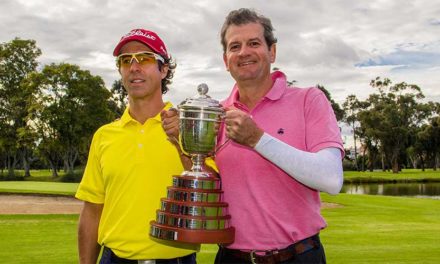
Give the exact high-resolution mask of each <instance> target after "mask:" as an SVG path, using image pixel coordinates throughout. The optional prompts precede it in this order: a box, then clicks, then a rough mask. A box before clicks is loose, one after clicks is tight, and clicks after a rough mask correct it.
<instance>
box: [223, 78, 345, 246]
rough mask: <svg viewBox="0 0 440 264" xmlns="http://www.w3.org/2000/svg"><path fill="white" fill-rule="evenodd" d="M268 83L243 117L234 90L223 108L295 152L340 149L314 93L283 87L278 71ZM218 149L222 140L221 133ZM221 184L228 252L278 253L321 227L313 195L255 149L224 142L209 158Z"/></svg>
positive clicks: (325, 107)
mask: <svg viewBox="0 0 440 264" xmlns="http://www.w3.org/2000/svg"><path fill="white" fill-rule="evenodd" d="M272 79H273V80H274V84H273V87H272V89H271V90H270V91H269V92H268V93H267V94H266V96H265V97H263V98H262V100H261V101H260V102H259V103H258V104H257V105H256V106H255V108H254V109H253V110H252V111H250V112H249V110H248V109H247V107H246V106H244V105H243V104H241V103H240V102H239V101H238V89H237V87H236V86H235V87H234V88H233V90H232V93H231V95H230V96H229V97H228V98H227V99H226V100H225V101H224V102H222V104H223V106H225V107H228V106H235V107H236V108H239V109H241V110H243V111H245V112H248V113H249V114H251V115H252V118H253V120H254V121H255V122H256V123H257V125H258V126H259V127H260V128H261V129H263V130H264V131H265V132H266V133H268V134H270V135H271V136H273V137H276V138H278V139H279V140H281V141H283V142H285V143H287V144H289V145H291V146H294V147H295V148H297V149H300V150H304V151H309V152H317V151H319V150H321V149H323V148H328V147H336V148H339V149H341V150H342V151H343V150H344V148H343V145H342V139H341V135H340V130H339V127H338V125H337V122H336V118H335V115H334V113H333V109H332V108H331V105H330V103H329V102H328V100H327V98H326V97H325V95H324V93H322V92H321V91H320V90H319V89H317V88H308V89H301V88H292V87H287V84H286V77H285V75H284V74H283V73H282V72H279V71H276V72H274V73H272ZM221 131H222V132H221V133H220V134H219V138H218V141H219V143H218V146H220V145H221V144H222V143H223V142H225V140H226V136H225V134H224V129H222V130H221ZM215 161H216V164H217V166H218V168H219V172H220V176H221V179H222V188H223V191H224V201H225V202H227V203H228V204H229V214H230V215H231V216H232V220H231V224H232V226H234V227H235V230H236V234H235V242H234V243H233V244H231V245H228V247H229V248H234V249H258V250H268V249H277V248H278V249H280V248H285V247H287V246H288V245H290V244H292V243H295V242H296V241H299V240H301V239H304V238H307V237H310V236H312V235H314V234H317V233H318V232H319V231H320V230H321V229H323V228H325V227H326V223H325V221H324V219H323V217H322V216H321V213H320V206H321V201H320V197H319V192H318V191H316V190H314V189H311V188H309V187H306V186H304V185H302V184H301V183H299V182H298V181H296V180H295V179H293V178H292V177H290V176H289V175H288V174H286V173H285V172H284V171H283V170H281V169H280V168H278V167H277V166H275V165H274V164H273V163H271V162H270V161H268V160H266V159H265V158H264V157H262V156H261V155H260V154H258V153H257V152H256V151H255V150H253V149H252V148H249V147H245V146H242V145H240V144H237V143H235V142H233V141H232V140H231V141H229V142H227V143H226V144H225V145H224V146H222V147H221V148H220V150H219V151H218V152H217V154H216V157H215Z"/></svg>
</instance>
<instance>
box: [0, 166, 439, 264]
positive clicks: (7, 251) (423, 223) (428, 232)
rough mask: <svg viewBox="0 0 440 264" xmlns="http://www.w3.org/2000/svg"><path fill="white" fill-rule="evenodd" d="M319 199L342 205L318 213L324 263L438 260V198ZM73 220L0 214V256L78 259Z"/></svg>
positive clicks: (26, 189) (8, 187)
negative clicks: (322, 224) (322, 220)
mask: <svg viewBox="0 0 440 264" xmlns="http://www.w3.org/2000/svg"><path fill="white" fill-rule="evenodd" d="M41 175H42V176H41V177H45V175H44V173H43V174H41ZM356 177H358V178H362V179H364V180H365V181H368V180H370V181H377V180H378V179H379V180H380V179H387V180H390V181H393V180H401V179H409V180H410V181H412V180H417V181H423V180H426V179H434V180H438V179H440V172H439V171H437V172H435V171H432V170H427V171H426V172H421V171H419V170H404V171H403V172H402V173H399V174H397V175H396V174H392V173H390V172H386V173H383V172H381V171H380V172H378V171H375V172H373V173H370V172H345V179H346V180H347V179H348V180H350V179H356ZM77 186H78V184H75V183H58V182H28V181H24V182H23V181H22V182H0V192H15V193H40V194H41V193H43V194H64V195H73V194H74V193H75V191H76V188H77ZM322 198H323V201H326V202H331V203H336V204H339V205H340V206H339V207H336V208H329V209H324V210H323V212H322V213H323V215H324V217H325V218H326V220H327V223H328V225H329V226H328V227H327V228H326V229H324V230H323V231H322V232H321V239H322V241H323V243H324V246H325V249H326V254H327V260H328V263H332V264H333V263H399V264H400V263H438V260H439V259H440V200H434V199H420V198H406V197H387V196H368V195H350V194H339V195H336V196H330V195H326V194H323V195H322ZM77 219H78V215H0V234H1V235H0V237H1V238H2V239H0V260H12V261H9V262H8V263H77V261H78V260H77V250H76V226H77ZM216 252H217V245H203V246H202V249H201V251H200V253H198V256H197V260H198V263H199V264H205V263H206V264H207V263H213V260H214V257H215V253H216ZM0 262H1V261H0Z"/></svg>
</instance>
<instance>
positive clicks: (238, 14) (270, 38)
mask: <svg viewBox="0 0 440 264" xmlns="http://www.w3.org/2000/svg"><path fill="white" fill-rule="evenodd" d="M248 23H259V24H260V25H262V26H263V28H264V39H265V41H266V44H267V46H268V47H269V48H270V47H271V46H272V44H275V43H277V39H276V38H275V36H274V34H273V31H274V30H275V29H274V28H273V27H272V22H270V19H269V18H267V17H265V16H263V15H261V14H258V13H257V12H256V11H255V10H253V9H249V8H240V9H237V10H233V11H231V12H229V14H228V15H227V16H226V19H225V22H224V23H223V26H222V29H221V32H220V36H221V40H220V41H221V44H222V46H223V52H226V39H225V35H226V31H227V30H228V28H229V26H230V25H236V26H239V25H245V24H248Z"/></svg>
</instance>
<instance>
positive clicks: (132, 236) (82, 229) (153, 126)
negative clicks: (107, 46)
mask: <svg viewBox="0 0 440 264" xmlns="http://www.w3.org/2000/svg"><path fill="white" fill-rule="evenodd" d="M113 55H114V56H117V66H118V69H119V72H120V74H121V78H122V83H123V86H124V88H125V89H126V91H127V93H128V99H129V107H128V108H127V109H126V110H125V112H124V114H123V115H122V117H121V118H120V119H119V120H117V121H115V122H113V123H110V124H107V125H104V126H102V127H101V128H99V129H98V131H97V132H96V133H95V135H94V137H93V140H92V145H91V147H90V153H89V158H88V161H87V166H86V169H85V172H84V176H83V179H82V181H81V183H80V185H79V188H78V191H77V193H76V197H77V198H78V199H80V200H83V201H84V207H83V209H82V212H81V215H80V219H79V228H78V249H79V258H80V263H82V264H89V263H96V261H97V259H98V256H99V253H100V250H101V247H103V248H104V249H103V252H102V256H101V259H100V263H102V264H109V263H112V264H113V263H167V264H172V263H182V264H186V263H188V264H189V263H195V252H196V251H197V250H198V249H199V246H198V245H188V244H179V243H170V242H169V243H168V244H166V242H163V243H162V242H157V241H154V240H152V239H150V237H149V228H150V226H149V223H150V221H151V220H154V219H155V218H156V210H157V209H158V207H159V203H160V198H162V197H166V187H167V186H170V185H171V183H172V175H178V174H180V173H181V172H182V171H183V170H184V169H187V170H188V169H190V167H191V160H190V159H189V158H188V157H187V156H185V155H182V153H181V150H180V149H179V148H178V147H177V145H176V144H173V143H171V142H170V141H169V140H168V139H167V134H168V135H171V134H175V133H176V131H178V129H177V126H176V124H175V123H171V124H169V123H167V118H168V117H169V116H171V115H172V113H171V111H172V110H169V109H170V108H171V104H170V103H166V102H164V101H163V99H162V94H164V93H165V92H166V91H167V90H168V87H167V85H168V84H169V83H171V78H172V76H173V71H174V68H175V64H174V63H173V61H172V60H171V57H170V56H169V54H168V52H167V49H166V47H165V44H164V43H163V41H162V40H161V39H160V37H159V36H158V35H157V34H156V33H154V32H152V31H148V30H144V29H135V30H132V31H130V32H129V33H128V34H126V35H125V36H123V37H122V38H121V40H120V42H119V43H118V44H117V46H116V48H115V50H114V52H113ZM168 120H170V119H169V118H168ZM165 130H166V131H165Z"/></svg>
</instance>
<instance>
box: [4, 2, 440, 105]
mask: <svg viewBox="0 0 440 264" xmlns="http://www.w3.org/2000/svg"><path fill="white" fill-rule="evenodd" d="M240 7H250V8H254V9H255V10H257V11H258V12H260V13H262V14H264V15H266V16H267V17H269V18H270V19H271V20H272V24H273V26H274V28H275V35H276V37H277V38H278V44H277V59H276V62H275V63H274V64H273V67H278V68H280V69H282V70H283V71H284V72H285V73H286V75H287V77H288V79H289V80H296V81H297V83H296V85H297V86H299V87H309V86H314V85H316V84H321V85H323V86H324V87H325V88H326V89H327V90H329V92H330V93H331V95H332V97H333V98H334V99H335V100H336V101H337V102H338V103H342V102H343V101H344V99H345V98H346V97H347V96H348V95H349V94H355V95H356V96H357V97H358V98H360V99H365V98H366V97H367V96H368V95H369V94H370V93H372V92H374V90H373V88H371V87H370V86H369V82H370V80H372V79H374V78H375V77H376V76H381V77H388V78H390V79H391V80H392V81H393V83H398V82H402V81H405V82H407V83H410V84H417V85H419V86H420V87H421V88H422V91H423V93H424V94H425V96H426V97H427V99H428V100H431V101H437V102H440V87H439V86H440V1H438V0H420V1H402V0H366V1H364V0H358V1H352V0H339V1H337V0H325V1H324V0H322V1H315V0H282V1H276V0H273V1H267V0H260V1H250V0H247V1H239V0H219V1H208V0H190V1H184V0H180V1H171V0H161V1H147V0H128V1H127V0H111V1H105V0H69V1H65V0H6V1H5V0H2V1H1V2H0V10H1V12H0V25H1V30H0V42H8V41H10V40H12V39H14V38H15V37H19V38H22V39H34V40H36V41H37V46H38V47H39V48H40V49H41V50H42V52H43V54H42V55H41V57H40V58H39V62H40V65H44V64H48V63H60V62H67V63H72V64H77V65H79V66H80V67H81V68H82V69H86V70H90V72H91V73H92V74H94V75H100V76H101V77H103V78H104V80H105V82H106V85H107V86H108V87H111V85H112V83H113V82H114V81H115V80H116V79H118V78H119V74H118V72H117V70H116V67H115V63H114V58H113V57H112V51H113V49H114V47H115V45H116V44H117V42H118V41H119V39H120V37H121V36H122V35H123V34H125V33H127V32H128V31H130V30H131V29H133V28H146V29H150V30H153V31H156V32H157V33H158V34H159V35H160V36H161V38H162V39H163V40H164V42H165V44H166V45H167V48H168V51H169V52H170V53H171V54H172V56H173V57H174V58H175V60H176V62H177V64H178V66H177V69H176V73H175V77H174V81H173V84H172V86H171V90H170V91H169V93H168V94H167V95H166V99H167V100H170V101H172V102H173V103H175V104H178V103H180V102H181V101H182V100H184V99H185V98H187V97H189V96H193V95H194V94H195V93H196V87H197V85H198V84H200V83H206V84H208V86H209V87H210V92H209V94H210V95H211V96H212V97H214V98H215V99H223V98H225V97H226V96H227V95H228V94H229V91H230V89H231V87H232V85H233V81H232V79H231V77H230V76H229V74H228V72H226V71H225V67H224V64H223V60H222V48H221V45H220V37H219V31H220V27H221V25H222V23H223V21H224V18H225V16H226V15H227V14H228V13H229V11H231V10H233V9H237V8H240Z"/></svg>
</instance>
